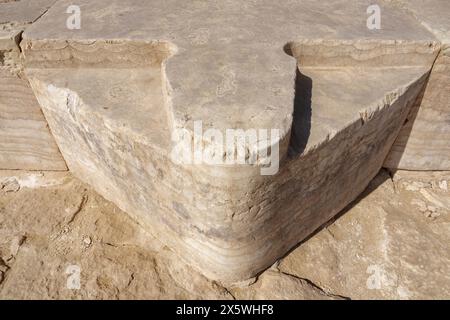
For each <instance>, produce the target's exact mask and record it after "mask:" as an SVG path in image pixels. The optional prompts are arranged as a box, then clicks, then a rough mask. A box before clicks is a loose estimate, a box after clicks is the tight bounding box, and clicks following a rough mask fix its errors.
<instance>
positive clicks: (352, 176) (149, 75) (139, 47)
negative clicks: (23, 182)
mask: <svg viewBox="0 0 450 320" xmlns="http://www.w3.org/2000/svg"><path fill="white" fill-rule="evenodd" d="M175 4H178V5H175ZM66 5H67V2H64V1H63V2H61V3H58V4H57V5H56V6H55V7H53V8H52V9H51V10H50V12H49V13H48V16H46V17H44V18H43V19H42V20H41V21H39V22H38V23H37V24H35V25H33V26H32V27H31V28H30V29H29V30H28V31H27V32H26V33H25V35H24V42H23V43H22V48H23V50H24V52H25V56H26V57H27V62H28V76H29V78H30V80H31V84H32V87H33V89H34V91H35V93H36V96H37V97H38V100H39V103H40V105H41V107H42V109H43V111H44V114H45V116H46V118H47V120H48V122H49V125H50V127H51V129H52V132H53V134H54V135H55V138H56V140H57V143H58V146H59V147H60V149H61V152H62V153H63V155H64V157H65V159H66V161H67V164H68V166H69V168H70V170H71V171H72V172H73V173H74V174H75V175H76V176H77V177H79V178H80V179H82V180H83V181H86V182H88V183H89V184H91V185H92V186H94V187H95V189H96V190H97V191H98V192H99V193H100V194H102V195H103V196H104V197H106V198H107V199H110V200H112V201H114V202H115V203H116V204H117V205H118V206H119V207H120V208H121V209H123V210H124V211H126V212H128V213H129V214H130V215H131V216H132V217H133V218H135V219H136V220H137V221H139V223H141V224H142V225H144V226H145V227H146V228H148V230H150V231H151V232H152V233H154V234H155V235H157V236H158V238H160V239H162V240H163V241H164V242H165V243H167V244H168V246H169V247H171V248H172V249H173V250H174V251H175V252H176V253H177V254H178V255H179V256H180V257H181V258H182V259H184V260H186V261H187V262H188V263H189V264H191V265H193V266H194V267H196V268H197V269H199V270H201V271H202V272H203V273H204V274H206V275H207V276H208V277H210V278H213V279H217V280H220V281H222V282H235V281H241V280H246V279H249V278H251V277H253V276H255V275H256V274H257V273H258V272H260V271H262V270H263V269H265V268H267V267H268V266H270V265H272V264H273V262H274V261H275V260H277V259H278V258H280V257H281V256H282V255H284V254H285V253H286V252H287V251H288V250H289V249H291V248H292V247H293V246H294V245H295V244H297V243H298V242H299V241H301V240H302V239H304V238H305V237H307V236H308V235H309V234H311V232H312V231H314V230H315V229H316V228H318V227H319V226H320V225H322V224H323V223H324V222H326V221H328V220H329V219H330V218H331V217H333V216H334V215H335V214H336V213H338V212H339V211H340V210H341V209H343V208H344V207H345V206H346V205H347V204H348V203H349V202H350V201H352V200H354V199H355V197H356V196H357V195H358V194H359V193H360V192H362V190H363V189H364V188H365V186H366V185H367V183H368V182H369V181H370V180H371V179H372V178H373V177H374V176H375V174H376V173H377V172H378V171H379V169H380V168H381V166H382V163H383V161H384V159H385V157H386V155H387V153H388V151H389V149H390V147H391V146H392V144H393V142H394V139H395V138H396V136H397V134H398V132H399V130H400V128H401V126H402V124H403V123H404V121H405V119H406V116H407V114H408V113H409V111H410V108H411V106H412V104H413V102H414V101H415V100H416V98H417V95H418V94H419V92H420V90H421V89H422V87H423V85H424V83H425V80H426V77H427V75H428V72H429V70H430V68H431V65H432V63H433V61H434V59H435V57H436V55H437V52H438V50H439V45H438V44H437V43H436V42H434V41H433V40H434V38H433V36H432V35H431V34H429V33H428V32H427V31H426V30H425V29H423V28H421V27H420V26H418V25H417V24H415V21H414V20H413V19H412V17H410V16H409V15H405V14H403V13H402V12H401V11H395V10H387V15H386V22H385V23H386V26H391V27H392V28H386V31H380V33H372V32H371V31H370V30H368V29H367V27H366V19H365V18H366V16H365V15H364V13H365V12H366V6H365V2H364V1H361V2H357V3H356V4H352V5H349V6H348V7H345V8H346V14H348V15H351V14H354V15H353V16H357V17H359V15H357V14H356V13H357V12H362V16H361V18H357V19H356V20H349V21H348V24H345V25H344V24H339V23H336V22H333V19H330V18H329V16H327V15H321V14H317V13H316V17H317V21H320V23H318V22H317V21H316V23H317V24H318V25H319V26H320V27H316V26H315V25H313V24H311V18H310V17H309V16H308V14H311V13H312V12H320V10H319V9H322V10H326V8H325V7H324V5H323V4H317V3H315V2H309V1H299V2H296V1H293V2H289V5H286V6H280V5H276V4H272V3H269V2H263V3H259V2H258V3H248V4H246V5H244V7H243V8H241V7H240V6H239V5H237V3H235V2H233V1H231V2H212V3H211V4H209V3H208V4H206V3H203V2H201V3H200V2H199V3H194V4H186V3H179V2H177V1H175V2H169V3H165V4H162V3H159V2H154V3H152V5H149V4H148V3H147V2H145V3H144V2H139V3H138V4H135V6H131V4H130V3H127V2H123V1H122V2H113V3H111V4H109V5H108V6H105V5H104V4H102V3H101V1H98V2H88V1H85V2H83V3H82V4H81V8H82V15H83V18H82V19H83V22H82V23H83V26H84V27H83V28H81V29H80V30H77V31H76V32H74V31H70V30H67V29H66V28H65V18H66V17H67V15H64V14H61V13H62V12H64V11H63V10H64V9H65V6H66ZM333 5H334V6H336V7H339V6H342V5H343V2H340V1H336V2H333ZM130 8H133V10H131V9H130ZM236 8H240V9H239V10H238V11H237V9H236ZM83 12H84V13H83ZM210 12H213V14H209V13H210ZM305 12H306V13H305ZM333 15H334V17H335V18H339V17H341V13H339V12H338V13H333ZM113 16H114V17H115V18H116V19H117V21H118V22H120V21H122V22H123V24H122V23H118V24H111V23H110V21H111V19H110V18H111V17H113ZM175 17H178V18H177V19H175ZM181 17H183V19H184V18H185V21H190V23H191V25H190V26H189V27H187V28H185V27H182V26H181V22H180V21H183V19H181ZM192 17H195V20H193V19H191V18H192ZM202 17H204V19H202ZM269 17H271V18H272V19H271V20H270V19H269ZM265 19H266V20H270V21H272V22H271V23H273V25H274V26H275V25H276V26H277V27H276V28H275V27H272V28H268V27H267V26H266V25H265V24H264V23H262V22H261V21H264V20H265ZM277 19H283V24H281V23H280V24H277V23H276V21H277ZM195 21H198V22H195ZM280 21H281V20H280ZM399 21H402V22H403V24H400V23H399ZM125 22H127V23H125ZM118 25H121V26H124V28H125V29H122V28H118V27H117V26H118ZM161 26H166V27H165V28H162V27H161ZM278 26H279V27H278ZM394 26H398V28H395V27H394ZM352 28H354V29H352ZM242 30H244V31H242ZM330 30H334V32H330ZM349 30H354V31H352V32H349ZM191 33H192V34H193V35H192V36H190V35H191ZM369 35H373V39H372V40H367V37H368V36H369ZM341 36H342V37H343V38H345V39H341ZM317 38H318V39H319V40H317ZM333 38H339V40H333ZM93 39H95V40H93ZM393 39H394V40H393ZM285 51H286V52H287V53H289V55H288V54H287V53H286V52H285ZM399 67H400V68H399ZM197 120H200V121H202V122H203V123H204V124H205V128H214V129H217V130H222V131H224V130H226V129H236V128H240V129H244V130H245V129H250V128H256V129H264V128H269V129H271V128H274V129H277V130H279V131H280V138H279V141H276V142H277V143H278V144H279V158H280V163H279V170H278V171H277V172H276V174H274V175H271V176H263V175H261V172H260V169H261V168H260V167H261V166H260V165H207V164H204V163H201V164H184V163H177V162H175V161H173V160H174V159H173V158H171V156H170V155H171V151H172V148H173V145H172V141H171V135H172V133H173V132H174V131H175V130H177V129H179V128H183V129H186V130H187V131H188V132H190V131H192V130H193V129H192V126H193V123H194V121H197ZM194 139H195V137H194ZM205 143H206V142H205V141H203V140H201V141H200V144H205ZM214 143H216V142H214ZM288 149H289V150H290V154H288Z"/></svg>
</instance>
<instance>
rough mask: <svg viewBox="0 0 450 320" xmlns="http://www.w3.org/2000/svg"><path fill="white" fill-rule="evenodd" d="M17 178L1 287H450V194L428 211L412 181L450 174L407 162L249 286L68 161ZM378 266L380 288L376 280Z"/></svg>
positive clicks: (241, 291) (441, 292) (290, 295)
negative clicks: (124, 207)
mask: <svg viewBox="0 0 450 320" xmlns="http://www.w3.org/2000/svg"><path fill="white" fill-rule="evenodd" d="M13 178H14V179H16V180H17V181H18V182H19V184H20V185H21V188H20V190H19V191H18V192H14V193H7V192H3V191H2V190H0V207H1V208H2V214H1V215H0V298H1V299H31V298H35V299H176V298H178V299H233V298H236V299H342V298H350V299H374V298H379V299H381V298H384V299H386V298H390V299H391V298H395V299H400V298H403V299H418V298H424V299H446V298H447V299H448V297H449V290H450V289H449V286H450V279H449V278H448V275H449V272H448V268H449V265H450V264H449V261H448V260H449V259H450V256H449V251H448V243H449V239H448V235H449V234H450V232H449V226H450V224H449V213H450V205H447V207H446V208H445V209H442V210H441V215H440V216H439V217H437V218H435V219H432V218H427V217H425V216H424V215H423V214H422V213H421V212H420V207H419V205H418V204H416V203H419V201H420V202H423V203H425V205H430V204H431V203H430V202H429V201H428V200H427V198H425V197H423V195H422V193H421V192H420V191H419V190H417V191H409V190H407V189H406V187H407V186H408V185H410V184H413V183H421V184H422V186H423V189H425V190H427V192H428V193H429V194H431V195H432V196H433V197H435V198H437V199H438V200H439V201H440V202H446V201H450V193H449V192H448V190H447V191H445V190H442V189H440V188H439V187H433V186H435V185H436V186H437V184H436V183H438V182H442V181H449V182H450V175H448V174H447V175H442V174H440V173H437V172H436V173H432V174H428V173H427V174H425V173H421V174H417V173H412V172H403V171H398V172H397V173H396V175H395V176H394V184H393V183H392V182H391V179H390V177H389V176H388V175H387V174H386V173H381V174H380V175H378V176H377V178H376V179H375V180H374V181H373V182H372V183H371V185H370V187H369V188H368V190H367V191H366V192H365V193H364V195H363V196H362V197H361V198H359V199H358V202H357V203H356V204H355V205H354V206H352V207H349V208H348V210H346V212H345V214H344V215H343V216H342V217H340V218H339V219H338V220H337V221H335V222H333V223H332V224H329V225H328V226H327V229H324V230H322V231H321V232H319V233H317V234H315V235H314V236H313V237H311V238H310V239H308V240H307V241H306V242H305V243H303V244H301V245H300V246H299V247H298V248H296V249H295V250H293V251H292V252H291V253H290V254H289V255H288V256H287V257H284V258H283V259H281V261H280V263H279V264H277V265H275V266H273V267H272V268H271V269H270V270H267V271H265V272H263V273H262V274H261V275H259V277H258V279H257V280H256V282H255V283H249V284H246V285H241V286H240V287H238V288H237V287H222V286H221V285H219V284H217V283H215V282H213V281H211V280H208V279H206V278H205V277H204V276H202V275H201V273H199V272H197V271H195V270H193V269H192V268H191V267H190V266H188V265H186V264H184V263H183V262H182V261H181V260H180V259H179V258H178V256H177V255H175V254H174V253H173V252H172V251H171V250H170V249H168V248H167V247H165V246H164V245H163V244H161V243H160V242H159V241H158V240H157V239H156V238H153V237H152V236H151V235H150V234H148V233H147V232H146V230H145V229H144V228H142V227H140V226H139V225H138V224H137V223H136V222H135V221H133V220H132V219H130V218H129V217H128V216H127V215H126V214H125V213H124V212H122V211H121V210H120V209H119V208H117V207H116V206H115V205H114V204H112V203H110V202H108V201H106V200H105V199H103V198H102V197H100V196H99V195H98V194H96V193H95V192H94V191H93V190H92V189H91V188H90V187H89V186H87V185H85V184H83V183H81V182H80V181H78V180H77V179H74V178H72V177H71V175H70V174H68V173H63V172H45V173H36V172H19V171H8V172H2V171H0V183H3V182H4V181H6V180H8V179H13ZM31 181H34V182H33V183H31ZM444 191H445V192H444ZM413 200H415V201H414V202H413ZM67 209H69V210H67ZM86 237H89V238H91V241H92V242H91V245H90V246H88V247H86V246H85V245H84V242H83V240H84V239H85V238H86ZM70 265H78V266H80V268H81V273H80V276H81V283H80V285H81V286H80V290H70V289H68V288H67V280H68V277H69V275H70V274H67V273H66V268H67V267H68V266H70ZM369 266H372V267H371V268H370V269H369V272H368V267H369ZM278 269H280V270H278ZM375 272H379V275H381V281H380V283H379V284H380V288H379V289H376V288H374V289H369V288H368V287H367V282H368V280H372V278H370V279H369V277H371V276H373V275H374V273H375ZM2 277H4V278H3V279H2ZM369 283H372V282H369ZM375 284H377V283H376V282H375Z"/></svg>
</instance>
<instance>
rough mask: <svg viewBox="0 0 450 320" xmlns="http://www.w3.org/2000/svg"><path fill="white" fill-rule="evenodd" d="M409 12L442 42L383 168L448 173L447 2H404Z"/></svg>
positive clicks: (449, 41) (449, 28) (449, 79)
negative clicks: (424, 85)
mask: <svg viewBox="0 0 450 320" xmlns="http://www.w3.org/2000/svg"><path fill="white" fill-rule="evenodd" d="M393 2H394V3H395V4H397V5H399V6H400V7H402V8H403V9H404V10H406V11H407V12H410V13H411V14H412V15H413V16H414V17H415V18H416V19H417V20H418V21H419V22H420V23H421V24H422V25H423V26H424V27H425V28H427V29H428V30H429V31H430V32H432V33H433V34H434V35H435V36H436V38H437V39H438V40H439V41H440V42H441V43H442V48H441V52H440V54H439V56H438V58H437V60H436V61H435V63H434V66H433V70H432V72H431V75H430V78H429V80H428V83H427V86H426V89H425V90H424V92H423V93H422V94H421V95H420V97H419V99H418V101H417V102H416V106H415V108H413V110H411V113H410V115H409V116H408V122H407V123H406V124H405V126H404V127H403V129H402V131H401V132H400V134H399V137H398V138H397V140H396V142H395V144H394V146H393V148H392V151H391V152H390V154H389V156H388V158H387V159H386V162H385V166H386V167H388V168H391V169H405V170H450V139H449V137H450V102H449V101H450V96H449V94H450V47H449V46H450V18H449V17H448V15H445V14H442V12H449V11H450V2H448V1H439V0H426V1H418V0H413V1H404V0H394V1H393Z"/></svg>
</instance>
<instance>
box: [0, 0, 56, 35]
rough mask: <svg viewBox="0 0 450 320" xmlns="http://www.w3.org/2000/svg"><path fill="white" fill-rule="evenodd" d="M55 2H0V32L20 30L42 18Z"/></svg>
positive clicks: (47, 0) (33, 0) (51, 0)
mask: <svg viewBox="0 0 450 320" xmlns="http://www.w3.org/2000/svg"><path fill="white" fill-rule="evenodd" d="M55 2H56V0H18V1H9V2H4V1H3V2H2V1H0V30H8V29H22V30H23V28H24V27H26V26H27V25H29V24H30V23H32V22H34V21H36V20H37V19H38V18H39V17H40V16H42V15H43V14H44V13H45V12H46V11H47V10H48V8H50V6H51V5H53V4H54V3H55Z"/></svg>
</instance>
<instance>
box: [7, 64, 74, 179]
mask: <svg viewBox="0 0 450 320" xmlns="http://www.w3.org/2000/svg"><path fill="white" fill-rule="evenodd" d="M0 135H1V137H2V138H1V140H0V169H26V170H67V167H66V164H65V162H64V160H63V158H62V157H61V154H60V153H59V150H58V147H57V145H56V143H55V140H54V139H53V137H52V136H51V134H50V131H49V128H48V125H47V121H46V120H45V119H44V116H43V114H42V111H41V109H40V107H39V105H38V103H37V101H36V98H35V96H34V94H33V92H32V91H31V88H30V86H29V84H28V83H27V81H25V80H22V79H20V78H19V77H17V76H16V75H13V74H11V73H10V72H9V71H8V70H6V69H5V68H0Z"/></svg>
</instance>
